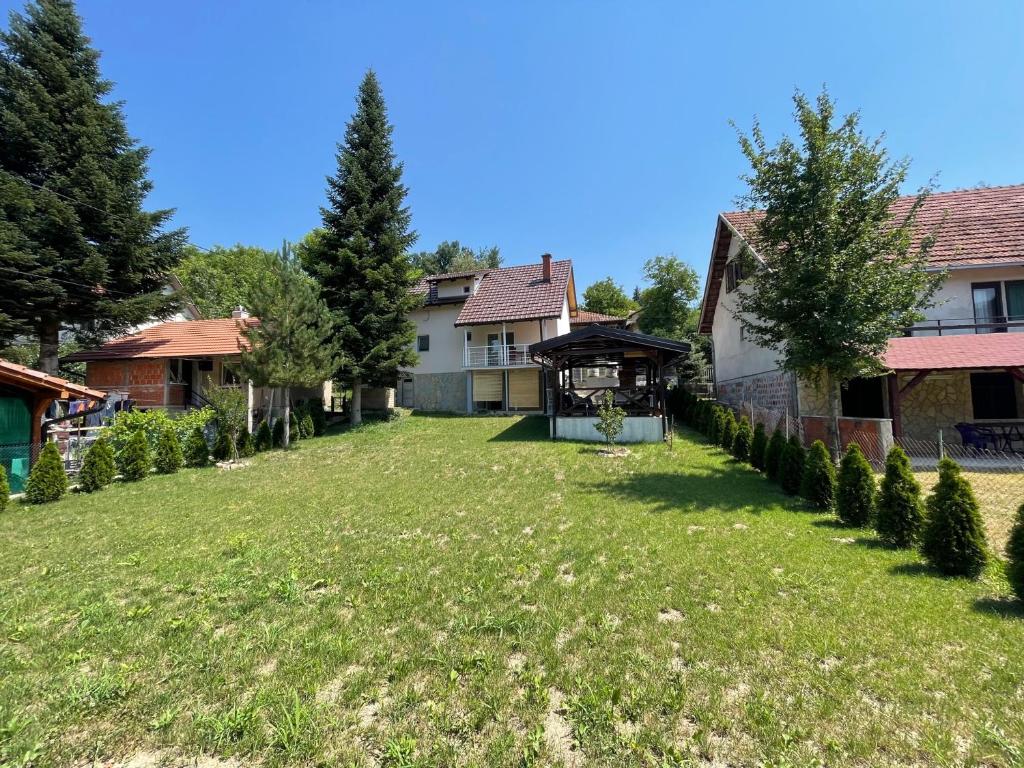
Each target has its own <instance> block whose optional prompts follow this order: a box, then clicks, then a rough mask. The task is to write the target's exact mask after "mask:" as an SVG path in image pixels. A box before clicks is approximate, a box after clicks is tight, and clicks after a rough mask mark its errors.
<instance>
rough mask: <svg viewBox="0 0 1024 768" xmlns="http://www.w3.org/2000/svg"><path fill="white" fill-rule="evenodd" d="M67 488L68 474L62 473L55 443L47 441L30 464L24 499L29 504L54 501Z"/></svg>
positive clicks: (62, 463) (61, 460) (62, 465)
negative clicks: (34, 460) (37, 456)
mask: <svg viewBox="0 0 1024 768" xmlns="http://www.w3.org/2000/svg"><path fill="white" fill-rule="evenodd" d="M67 490H68V476H67V475H66V474H65V473H64V460H63V459H61V457H60V451H58V450H57V444H56V443H47V444H46V445H44V446H43V450H42V451H40V453H39V458H38V459H36V463H35V464H33V465H32V471H31V472H29V473H28V482H27V483H25V501H27V502H28V503H29V504H46V503H47V502H50V501H56V500H57V499H59V498H60V497H61V496H63V495H64V494H65V493H66V492H67Z"/></svg>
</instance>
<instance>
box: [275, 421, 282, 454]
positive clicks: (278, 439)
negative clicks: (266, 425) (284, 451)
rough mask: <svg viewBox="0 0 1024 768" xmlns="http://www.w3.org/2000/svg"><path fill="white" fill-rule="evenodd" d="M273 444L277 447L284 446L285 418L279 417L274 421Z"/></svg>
mask: <svg viewBox="0 0 1024 768" xmlns="http://www.w3.org/2000/svg"><path fill="white" fill-rule="evenodd" d="M273 446H274V447H275V448H284V419H280V418H279V419H278V420H277V421H275V422H274V430H273Z"/></svg>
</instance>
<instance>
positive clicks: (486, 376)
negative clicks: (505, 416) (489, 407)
mask: <svg viewBox="0 0 1024 768" xmlns="http://www.w3.org/2000/svg"><path fill="white" fill-rule="evenodd" d="M502 378H503V373H502V371H473V402H475V403H500V402H501V401H502V399H503V398H502V390H503V389H504V387H503V386H502Z"/></svg>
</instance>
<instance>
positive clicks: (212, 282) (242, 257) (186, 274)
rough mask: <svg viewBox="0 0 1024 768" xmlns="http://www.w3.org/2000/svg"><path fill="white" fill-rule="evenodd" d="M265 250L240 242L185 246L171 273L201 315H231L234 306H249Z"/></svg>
mask: <svg viewBox="0 0 1024 768" xmlns="http://www.w3.org/2000/svg"><path fill="white" fill-rule="evenodd" d="M268 253H271V251H267V250H266V249H264V248H257V247H255V246H251V245H242V244H241V243H239V244H236V245H232V246H230V247H228V248H225V247H223V246H220V245H217V246H214V247H213V248H210V249H208V250H200V249H199V248H196V247H195V246H192V245H190V246H186V248H185V256H184V258H183V259H182V260H181V263H180V264H179V265H178V266H177V267H176V268H175V270H174V274H175V276H176V277H177V278H178V280H179V281H180V282H181V286H182V288H183V289H184V290H185V296H186V297H187V298H188V300H189V301H191V302H192V303H193V304H195V306H196V308H197V309H198V310H199V311H200V312H202V314H203V316H204V317H231V312H232V310H234V309H235V307H238V306H242V307H245V308H246V309H250V307H249V304H250V302H251V294H252V291H253V290H254V288H255V287H256V285H257V284H258V283H259V282H260V280H261V279H262V277H263V268H264V266H265V265H266V259H267V254H268Z"/></svg>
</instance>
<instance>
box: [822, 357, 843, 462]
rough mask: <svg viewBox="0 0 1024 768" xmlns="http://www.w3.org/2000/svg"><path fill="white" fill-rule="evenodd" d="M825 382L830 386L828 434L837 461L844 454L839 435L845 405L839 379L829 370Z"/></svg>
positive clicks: (834, 458)
mask: <svg viewBox="0 0 1024 768" xmlns="http://www.w3.org/2000/svg"><path fill="white" fill-rule="evenodd" d="M825 384H826V386H827V387H828V416H829V419H828V436H829V443H830V448H831V451H832V459H833V460H834V461H836V462H838V461H839V458H840V457H841V456H842V455H843V445H842V440H841V438H840V435H839V416H840V415H841V414H842V412H843V410H842V408H843V406H842V400H841V398H840V395H839V381H838V380H837V379H836V378H835V376H833V375H832V372H831V371H829V372H828V373H826V374H825Z"/></svg>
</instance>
